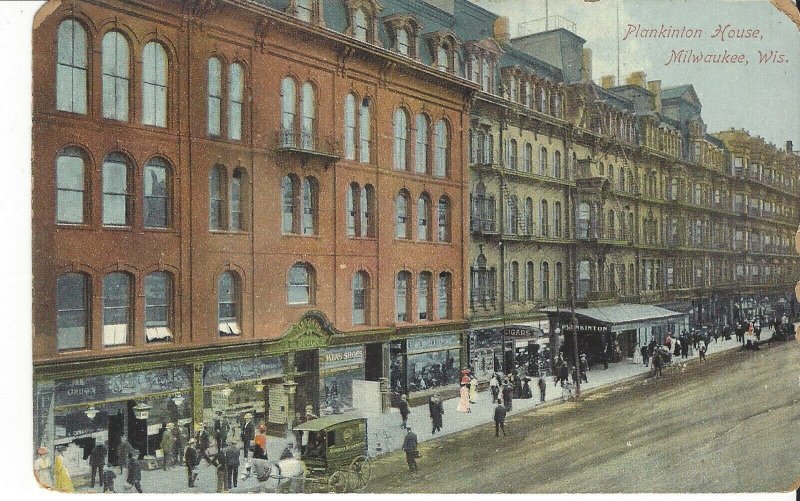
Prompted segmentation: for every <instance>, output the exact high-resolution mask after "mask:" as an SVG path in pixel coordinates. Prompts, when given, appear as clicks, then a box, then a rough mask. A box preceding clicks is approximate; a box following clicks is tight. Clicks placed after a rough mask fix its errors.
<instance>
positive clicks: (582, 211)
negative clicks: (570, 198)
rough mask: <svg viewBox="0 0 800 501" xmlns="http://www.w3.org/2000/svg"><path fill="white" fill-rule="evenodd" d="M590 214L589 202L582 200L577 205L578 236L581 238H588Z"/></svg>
mask: <svg viewBox="0 0 800 501" xmlns="http://www.w3.org/2000/svg"><path fill="white" fill-rule="evenodd" d="M590 214H591V211H590V209H589V204H587V203H586V202H583V203H581V204H580V205H579V206H578V220H577V226H578V228H577V230H578V238H582V239H584V240H585V239H588V238H589V218H590Z"/></svg>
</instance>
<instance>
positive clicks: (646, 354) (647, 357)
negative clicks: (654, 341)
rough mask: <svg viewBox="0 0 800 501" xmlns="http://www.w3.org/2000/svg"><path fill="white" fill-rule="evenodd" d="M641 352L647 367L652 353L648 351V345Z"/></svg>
mask: <svg viewBox="0 0 800 501" xmlns="http://www.w3.org/2000/svg"><path fill="white" fill-rule="evenodd" d="M640 352H641V353H642V362H644V366H645V367H647V365H648V364H649V362H650V352H649V351H648V349H647V345H643V346H642V349H641V350H640Z"/></svg>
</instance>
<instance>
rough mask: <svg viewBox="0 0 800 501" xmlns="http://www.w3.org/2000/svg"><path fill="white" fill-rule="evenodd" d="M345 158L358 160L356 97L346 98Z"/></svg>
mask: <svg viewBox="0 0 800 501" xmlns="http://www.w3.org/2000/svg"><path fill="white" fill-rule="evenodd" d="M344 158H345V159H346V160H355V159H356V96H355V95H353V94H348V95H346V96H345V98H344Z"/></svg>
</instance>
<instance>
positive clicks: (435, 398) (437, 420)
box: [428, 392, 444, 435]
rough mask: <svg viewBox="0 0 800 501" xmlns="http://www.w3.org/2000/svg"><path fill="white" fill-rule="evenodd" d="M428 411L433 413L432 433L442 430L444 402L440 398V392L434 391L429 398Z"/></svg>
mask: <svg viewBox="0 0 800 501" xmlns="http://www.w3.org/2000/svg"><path fill="white" fill-rule="evenodd" d="M428 411H429V412H430V415H431V422H432V428H431V435H433V434H434V433H436V432H437V431H442V416H443V415H444V404H443V403H442V401H441V399H440V398H439V394H438V393H436V392H434V393H433V395H431V398H430V400H428Z"/></svg>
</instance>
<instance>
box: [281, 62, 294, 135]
mask: <svg viewBox="0 0 800 501" xmlns="http://www.w3.org/2000/svg"><path fill="white" fill-rule="evenodd" d="M296 115H297V84H296V83H295V81H294V78H292V77H286V78H284V79H283V81H282V82H281V145H283V146H289V147H291V146H294V145H295V131H294V128H295V117H296Z"/></svg>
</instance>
